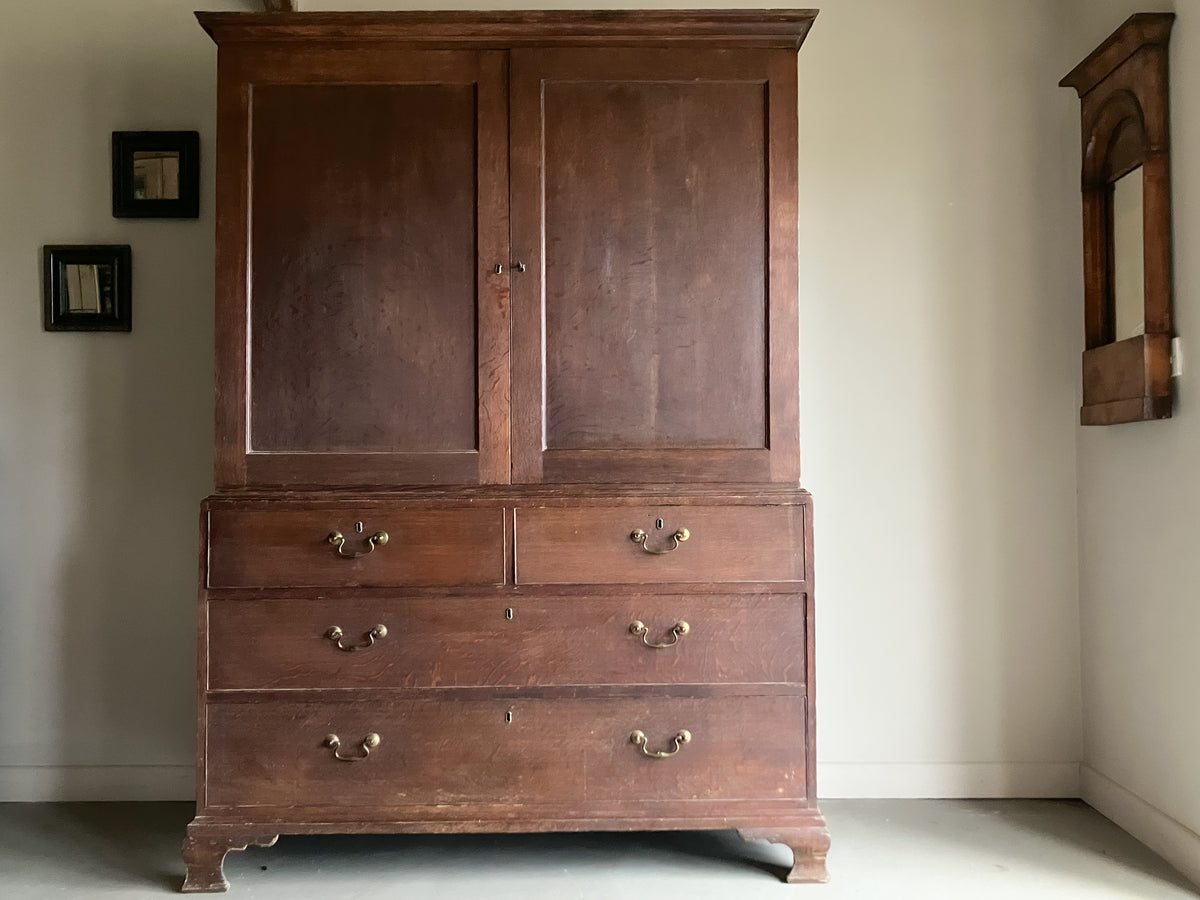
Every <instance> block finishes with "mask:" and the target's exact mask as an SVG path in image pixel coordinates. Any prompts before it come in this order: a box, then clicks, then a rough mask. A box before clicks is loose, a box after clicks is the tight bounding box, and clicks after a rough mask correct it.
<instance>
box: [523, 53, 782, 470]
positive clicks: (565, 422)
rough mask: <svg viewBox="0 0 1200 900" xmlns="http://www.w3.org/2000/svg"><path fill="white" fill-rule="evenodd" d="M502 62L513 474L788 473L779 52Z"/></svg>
mask: <svg viewBox="0 0 1200 900" xmlns="http://www.w3.org/2000/svg"><path fill="white" fill-rule="evenodd" d="M511 71H512V78H511V86H510V95H511V106H512V123H513V126H512V130H511V142H512V150H511V158H512V204H511V208H512V216H513V232H512V234H513V246H514V256H515V257H516V258H517V259H518V260H520V261H521V262H524V263H525V266H526V268H525V271H523V272H519V273H518V274H515V275H514V280H513V291H514V332H513V348H514V351H513V352H514V356H513V366H514V373H513V377H514V380H513V392H514V394H513V396H514V413H515V422H514V432H513V447H514V480H515V481H550V482H553V481H563V482H604V481H613V482H628V481H656V480H672V481H794V480H796V479H798V477H799V464H798V463H799V461H798V455H799V454H798V445H799V434H798V424H797V413H796V407H797V406H798V399H797V382H798V377H797V372H796V371H795V368H796V355H795V350H794V345H795V343H796V335H795V329H796V313H795V310H796V296H795V269H796V243H795V240H796V238H795V228H796V223H795V211H796V203H795V193H794V192H795V172H794V171H793V170H792V169H793V168H794V167H793V166H788V165H786V164H785V161H786V160H794V142H795V118H796V109H795V55H794V54H791V55H789V54H786V53H783V54H780V55H773V54H762V53H736V52H713V53H708V52H704V51H696V52H683V51H668V50H660V51H649V50H607V51H604V52H599V51H596V52H592V51H580V50H572V51H569V52H568V51H558V50H544V51H533V50H530V51H515V52H514V53H513V61H512V66H511ZM789 142H790V145H789Z"/></svg>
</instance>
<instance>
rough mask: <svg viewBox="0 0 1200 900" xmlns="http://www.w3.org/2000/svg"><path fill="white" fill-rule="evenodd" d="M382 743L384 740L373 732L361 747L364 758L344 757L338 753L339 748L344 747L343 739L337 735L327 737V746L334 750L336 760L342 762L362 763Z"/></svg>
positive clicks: (363, 741)
mask: <svg viewBox="0 0 1200 900" xmlns="http://www.w3.org/2000/svg"><path fill="white" fill-rule="evenodd" d="M381 743H383V738H381V737H380V736H379V735H377V734H376V733H375V732H373V731H372V732H371V733H370V734H368V735H367V736H366V737H365V738H363V739H362V743H361V744H360V745H359V746H360V747H362V756H342V754H340V753H338V747H340V746H341V745H342V739H341V738H340V737H338V736H337V735H336V734H327V735H325V746H326V747H329V748H331V749H332V750H333V758H334V759H340V760H341V761H342V762H361V761H362V760H364V759H366V758H367V757H368V756H370V755H371V751H372V750H374V749H375V748H376V747H378V746H379V745H380V744H381Z"/></svg>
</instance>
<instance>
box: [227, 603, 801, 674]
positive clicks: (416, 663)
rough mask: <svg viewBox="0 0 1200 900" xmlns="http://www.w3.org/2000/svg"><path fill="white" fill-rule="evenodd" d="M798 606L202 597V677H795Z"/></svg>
mask: <svg viewBox="0 0 1200 900" xmlns="http://www.w3.org/2000/svg"><path fill="white" fill-rule="evenodd" d="M804 615H805V611H804V597H803V596H802V595H789V594H749V595H701V596H687V595H647V596H629V597H611V596H610V597H572V598H569V599H563V598H549V599H545V598H525V597H509V598H495V599H467V598H443V597H409V598H403V599H386V600H361V599H355V600H337V601H332V600H212V601H209V603H208V648H209V665H208V687H209V689H210V690H247V689H250V690H253V689H280V688H328V687H339V688H345V687H392V688H396V687H469V686H522V685H579V684H703V683H709V682H720V683H757V682H791V683H803V681H804V654H803V652H802V650H801V648H803V646H804ZM639 623H640V624H641V626H642V627H641V628H638V627H635V626H637V625H638V624H639ZM380 626H382V629H381V628H380ZM335 628H336V629H337V630H336V631H335V630H334V629H335ZM381 631H382V632H384V633H383V634H382V636H380V634H381ZM652 645H657V646H652Z"/></svg>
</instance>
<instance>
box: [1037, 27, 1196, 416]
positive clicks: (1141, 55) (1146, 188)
mask: <svg viewBox="0 0 1200 900" xmlns="http://www.w3.org/2000/svg"><path fill="white" fill-rule="evenodd" d="M1174 21H1175V15H1174V14H1173V13H1138V14H1136V15H1134V16H1131V17H1130V18H1129V19H1128V20H1127V21H1126V22H1125V24H1123V25H1122V26H1121V27H1120V28H1118V29H1117V30H1116V31H1115V32H1114V33H1113V34H1112V36H1111V37H1109V38H1108V40H1106V41H1105V42H1104V43H1103V44H1101V45H1100V46H1099V47H1097V48H1096V49H1095V50H1094V51H1093V52H1092V53H1091V55H1089V56H1088V57H1087V59H1085V60H1084V61H1083V62H1081V63H1080V64H1079V65H1077V66H1076V67H1075V68H1074V69H1072V70H1071V72H1070V73H1069V74H1068V75H1067V76H1066V77H1065V78H1063V80H1062V81H1060V82H1059V85H1060V86H1061V87H1073V88H1075V90H1076V91H1078V92H1079V98H1080V103H1081V106H1082V124H1083V168H1082V188H1083V271H1084V278H1083V282H1084V284H1083V289H1084V327H1085V332H1086V349H1085V350H1084V353H1083V407H1082V409H1081V410H1080V422H1082V424H1084V425H1115V424H1117V423H1120V422H1138V421H1143V420H1146V419H1167V418H1170V416H1171V405H1172V404H1171V336H1172V325H1171V177H1170V175H1171V171H1170V170H1171V167H1170V131H1169V117H1168V92H1167V86H1168V75H1167V41H1168V39H1169V38H1170V35H1171V26H1172V24H1173V23H1174ZM1139 166H1140V167H1141V169H1142V197H1143V200H1142V228H1143V231H1142V256H1143V260H1142V261H1143V265H1144V305H1145V310H1144V315H1143V322H1144V330H1145V333H1144V334H1140V335H1136V336H1134V337H1128V338H1125V339H1123V340H1117V339H1116V338H1117V335H1116V301H1115V297H1116V285H1115V282H1116V278H1115V275H1114V271H1115V246H1114V244H1115V241H1114V214H1113V207H1114V204H1113V194H1114V189H1113V185H1114V184H1115V183H1116V182H1117V181H1118V180H1119V179H1120V178H1122V177H1123V176H1125V175H1127V174H1129V173H1131V172H1134V171H1136V170H1137V168H1138V167H1139Z"/></svg>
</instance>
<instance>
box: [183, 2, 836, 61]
mask: <svg viewBox="0 0 1200 900" xmlns="http://www.w3.org/2000/svg"><path fill="white" fill-rule="evenodd" d="M816 17H817V10H815V9H704V10H688V9H670V10H666V9H661V10H653V9H645V10H616V9H613V10H603V11H599V10H588V11H572V12H566V11H562V10H516V11H507V12H491V11H482V10H480V11H475V10H472V11H470V12H445V11H439V12H305V13H301V14H299V15H278V14H275V15H270V14H257V15H256V14H246V13H210V12H202V13H197V14H196V18H197V19H198V20H199V21H200V24H201V25H202V26H203V28H204V30H205V31H207V32H208V33H209V34H210V35H211V36H212V38H213V40H215V41H216V42H217V43H218V44H220V45H222V46H223V45H226V44H232V43H236V42H243V41H248V42H263V41H271V42H275V41H282V42H295V41H301V42H304V43H306V44H311V43H312V42H314V41H337V42H350V43H354V44H364V43H373V42H377V41H386V42H389V43H397V44H402V45H404V46H423V45H429V44H433V45H438V46H447V47H454V46H459V47H461V46H471V47H494V48H498V49H509V48H512V47H526V46H546V45H553V44H562V43H566V44H572V45H581V46H586V45H588V44H600V45H604V46H610V47H611V46H626V45H630V44H632V45H635V46H650V47H654V46H672V45H675V46H678V45H688V44H691V45H700V46H703V45H706V44H707V45H711V46H718V47H754V48H757V49H760V50H761V49H768V48H778V49H783V50H791V51H792V52H793V53H795V51H797V50H799V49H800V45H801V44H803V43H804V39H805V38H806V37H807V36H808V32H809V29H810V28H812V23H813V20H814V19H815V18H816Z"/></svg>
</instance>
